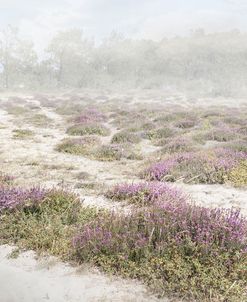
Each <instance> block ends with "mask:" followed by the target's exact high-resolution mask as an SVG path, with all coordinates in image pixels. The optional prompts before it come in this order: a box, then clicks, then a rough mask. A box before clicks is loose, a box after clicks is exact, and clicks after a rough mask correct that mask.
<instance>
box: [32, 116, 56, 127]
mask: <svg viewBox="0 0 247 302" xmlns="http://www.w3.org/2000/svg"><path fill="white" fill-rule="evenodd" d="M27 122H28V123H30V124H32V125H34V126H35V127H48V126H49V125H50V124H51V122H52V119H50V118H49V117H47V116H46V115H45V114H34V115H33V116H31V117H29V118H27Z"/></svg>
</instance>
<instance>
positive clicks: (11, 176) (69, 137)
mask: <svg viewBox="0 0 247 302" xmlns="http://www.w3.org/2000/svg"><path fill="white" fill-rule="evenodd" d="M246 120H247V102H246V101H245V100H235V99H223V98H214V99H202V98H198V99H196V98H193V99H192V98H191V99H189V98H186V97H184V96H181V95H179V94H172V93H171V94H168V93H167V92H164V93H162V92H155V91H146V92H145V91H142V92H139V91H138V92H137V91H131V92H129V93H126V94H120V93H118V94H117V93H109V92H103V93H102V92H101V93H96V92H94V93H93V92H91V91H86V92H85V93H83V94H82V93H66V94H61V93H60V94H59V95H58V94H54V95H52V94H40V95H21V94H19V95H15V94H13V95H7V94H2V95H0V139H1V145H0V162H1V166H0V243H1V248H0V255H1V262H0V269H1V272H3V274H2V273H1V274H2V276H0V284H1V283H2V280H4V279H5V278H12V277H13V276H14V275H15V274H21V275H22V276H23V280H25V281H23V283H22V281H20V280H16V281H15V282H16V284H17V285H16V286H17V287H18V286H19V289H18V288H17V292H18V290H19V292H20V293H21V294H20V295H22V297H23V301H24V300H25V301H29V300H28V299H30V301H34V300H35V297H36V298H37V296H35V295H37V292H39V293H40V295H42V296H45V295H48V294H47V293H48V292H49V295H52V292H55V291H59V292H60V296H59V297H58V296H56V297H55V298H54V300H52V301H82V300H80V299H81V298H82V297H85V293H86V295H87V296H86V298H85V299H86V301H123V302H125V301H205V302H206V301H213V302H216V301H217V302H218V301H222V302H223V301H229V302H230V301H232V302H235V301H236V302H237V301H246V300H247V292H246V288H247V270H246V267H247V253H246V252H247V235H246V234H247V219H246V215H247V203H246V196H247V195H246V193H247V123H246ZM37 257H38V258H37ZM36 258H37V259H36ZM30 275H32V276H33V277H30ZM30 278H31V279H32V278H33V279H32V280H31V281H30ZM1 279H2V280H1ZM51 279H52V280H53V282H54V286H52V287H49V286H48V285H47V282H48V283H49V280H51ZM14 280H15V279H14ZM25 282H26V283H28V282H29V285H30V284H31V285H30V286H32V284H34V283H35V284H37V283H39V284H40V285H39V286H37V289H36V291H35V292H34V293H31V294H30V295H29V296H28V295H27V293H24V292H21V290H22V291H23V286H25V284H26V283H25ZM30 282H31V283H30ZM72 283H73V286H72V289H73V290H72V289H71V288H68V284H72ZM80 288H81V292H80ZM0 289H1V287H0ZM7 290H10V288H8V287H7V286H6V287H3V289H1V291H2V292H4V291H7ZM67 291H68V292H67ZM32 297H33V300H32ZM47 297H48V298H47V299H49V297H50V296H47ZM51 297H52V296H51ZM55 299H57V300H55ZM0 300H1V301H2V300H4V296H3V297H1V296H0Z"/></svg>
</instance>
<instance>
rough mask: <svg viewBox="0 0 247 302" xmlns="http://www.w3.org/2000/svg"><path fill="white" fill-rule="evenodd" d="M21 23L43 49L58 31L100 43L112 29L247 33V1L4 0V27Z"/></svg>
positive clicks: (0, 0) (154, 34) (0, 14)
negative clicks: (69, 30) (78, 29)
mask: <svg viewBox="0 0 247 302" xmlns="http://www.w3.org/2000/svg"><path fill="white" fill-rule="evenodd" d="M7 24H12V25H16V26H19V28H20V31H21V33H22V34H23V35H25V36H29V37H31V38H32V39H33V40H34V41H35V43H36V45H37V48H42V47H43V46H44V45H45V44H46V43H47V41H48V40H49V39H50V37H51V36H52V34H53V33H54V32H56V31H58V30H63V29H66V28H71V27H81V28H82V29H83V30H84V33H85V35H86V36H89V37H93V36H94V37H95V39H96V41H100V40H101V39H102V38H104V37H105V36H107V35H108V34H109V33H111V32H112V31H113V30H115V31H118V32H122V33H124V34H125V36H127V37H135V38H153V39H160V38H162V37H163V36H174V35H177V34H180V35H186V34H188V33H189V32H190V31H191V30H193V29H196V28H199V27H203V28H205V30H206V31H207V32H212V31H224V30H231V29H235V28H239V29H240V30H243V31H244V30H246V31H247V0H0V28H2V27H4V26H6V25H7Z"/></svg>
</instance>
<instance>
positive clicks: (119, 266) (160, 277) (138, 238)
mask: <svg viewBox="0 0 247 302" xmlns="http://www.w3.org/2000/svg"><path fill="white" fill-rule="evenodd" d="M246 231H247V221H246V219H245V218H244V217H242V216H241V214H240V212H239V211H237V210H234V209H229V210H224V209H208V208H204V207H198V206H192V205H191V204H189V203H187V202H186V201H177V202H174V200H172V201H171V200H167V199H166V195H164V196H163V195H161V197H160V198H159V199H158V200H157V201H156V202H155V204H154V205H153V206H151V207H150V208H148V210H147V209H141V210H135V211H133V212H132V213H130V214H127V215H123V214H117V213H116V212H112V213H109V214H105V215H104V217H102V216H101V217H97V218H96V219H95V220H94V221H92V222H90V223H89V224H86V225H84V226H82V227H81V228H80V230H79V231H78V233H77V235H76V236H75V237H74V239H73V246H74V249H75V257H76V258H77V259H78V260H79V261H82V262H83V261H88V260H90V261H91V262H93V263H94V264H96V265H98V266H100V267H101V268H102V269H103V270H105V271H107V272H112V273H115V274H121V275H123V276H127V277H131V278H138V279H141V280H143V281H145V282H147V283H148V284H149V286H151V288H153V289H154V290H155V291H156V292H158V293H159V294H161V295H163V294H165V293H170V294H172V295H173V296H174V294H177V295H178V296H180V297H183V298H187V299H189V300H190V301H191V300H193V299H198V300H204V299H205V301H208V300H207V299H211V300H212V301H218V300H217V299H220V301H224V299H225V298H226V295H225V293H226V292H227V299H228V300H229V301H235V300H236V301H237V299H240V298H244V297H245V287H246V285H247V282H246V280H247V279H246V271H244V270H243V269H244V266H246V261H247V258H246V248H247V237H246ZM234 299H235V300H234ZM239 301H240V300H239Z"/></svg>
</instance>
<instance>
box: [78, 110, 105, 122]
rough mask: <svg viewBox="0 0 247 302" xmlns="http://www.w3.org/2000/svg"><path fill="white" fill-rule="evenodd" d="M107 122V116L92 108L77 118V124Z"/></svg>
mask: <svg viewBox="0 0 247 302" xmlns="http://www.w3.org/2000/svg"><path fill="white" fill-rule="evenodd" d="M105 120H106V116H105V115H104V114H103V113H101V112H100V111H98V110H97V109H95V108H90V109H88V110H86V111H84V112H82V113H81V114H80V115H78V116H77V117H76V118H75V120H74V121H75V123H79V124H84V123H100V122H104V121H105Z"/></svg>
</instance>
